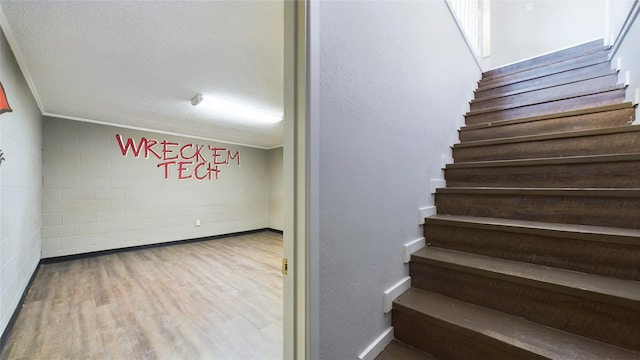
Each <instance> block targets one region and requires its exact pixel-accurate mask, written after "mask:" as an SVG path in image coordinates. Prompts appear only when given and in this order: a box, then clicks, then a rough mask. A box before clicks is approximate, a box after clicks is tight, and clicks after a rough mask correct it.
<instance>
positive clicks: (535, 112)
mask: <svg viewBox="0 0 640 360" xmlns="http://www.w3.org/2000/svg"><path fill="white" fill-rule="evenodd" d="M624 97H625V91H624V89H618V90H612V91H607V92H603V93H597V94H591V95H586V96H580V97H575V98H570V99H565V100H558V101H553V102H548V103H542V104H534V105H529V106H522V107H517V108H512V109H505V110H499V111H492V112H486V113H480V114H467V115H466V116H465V123H466V124H467V125H477V124H486V123H492V122H496V121H503V120H515V119H522V118H527V117H531V116H539V115H547V114H553V113H557V112H563V111H572V110H577V109H583V108H585V107H596V106H605V105H612V104H618V103H621V102H623V101H624Z"/></svg>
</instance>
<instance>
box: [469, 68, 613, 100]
mask: <svg viewBox="0 0 640 360" xmlns="http://www.w3.org/2000/svg"><path fill="white" fill-rule="evenodd" d="M616 73H617V71H615V70H610V71H609V72H607V73H604V74H598V75H594V76H591V77H584V78H581V79H579V80H570V81H561V82H558V83H554V84H543V85H538V86H530V87H527V88H522V89H518V90H512V91H508V92H504V93H500V94H494V95H487V96H481V97H476V98H474V99H473V100H471V101H470V103H471V104H474V103H480V102H483V101H488V100H494V99H499V98H504V97H509V96H513V95H519V94H525V93H530V92H534V91H540V90H548V89H553V88H558V87H561V86H568V85H577V86H580V83H581V82H584V81H588V80H593V79H597V78H602V77H606V76H610V75H614V74H616Z"/></svg>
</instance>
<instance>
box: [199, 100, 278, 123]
mask: <svg viewBox="0 0 640 360" xmlns="http://www.w3.org/2000/svg"><path fill="white" fill-rule="evenodd" d="M191 105H193V106H198V105H200V106H201V107H203V108H207V109H209V110H211V111H214V112H221V113H226V114H230V115H234V116H238V117H241V118H245V119H251V120H257V121H261V122H264V123H270V124H275V123H277V122H280V121H282V115H277V114H273V113H267V112H264V111H262V110H258V109H256V108H254V107H251V106H247V105H243V104H240V103H236V102H233V101H229V100H225V99H221V98H217V97H212V96H204V95H202V94H197V95H196V96H194V97H193V98H192V99H191Z"/></svg>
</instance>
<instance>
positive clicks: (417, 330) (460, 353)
mask: <svg viewBox="0 0 640 360" xmlns="http://www.w3.org/2000/svg"><path fill="white" fill-rule="evenodd" d="M391 322H392V325H393V332H394V336H395V338H396V339H398V340H400V341H402V342H404V343H407V344H409V345H411V346H413V347H415V348H417V349H420V350H422V351H424V352H427V353H429V354H431V355H433V356H434V357H436V358H438V359H466V360H495V359H523V360H529V359H530V360H541V359H546V358H544V357H541V356H538V355H535V354H532V353H527V352H524V351H518V349H516V348H514V347H512V346H510V345H508V344H504V343H497V342H496V341H494V340H492V339H488V338H487V337H485V336H483V335H482V334H478V333H473V332H469V331H467V330H465V329H461V328H459V327H457V326H455V325H451V324H448V323H445V322H443V321H441V320H438V319H434V318H429V317H424V316H423V317H417V316H416V314H415V313H413V312H412V311H408V310H406V309H404V308H403V307H399V306H397V305H395V304H394V308H393V316H392V317H391Z"/></svg>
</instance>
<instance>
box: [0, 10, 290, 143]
mask: <svg viewBox="0 0 640 360" xmlns="http://www.w3.org/2000/svg"><path fill="white" fill-rule="evenodd" d="M0 10H1V11H2V13H0V25H1V26H2V29H3V30H4V32H5V35H6V36H7V40H8V41H9V44H10V46H11V48H12V49H13V51H14V54H15V55H16V58H17V60H18V63H19V64H20V66H21V68H22V70H23V72H24V74H25V76H26V77H27V81H28V82H29V83H30V86H31V88H32V91H34V95H35V96H36V100H37V101H38V104H39V106H40V109H41V110H42V112H43V113H44V114H48V115H54V116H62V117H67V118H72V119H78V120H87V121H93V122H100V123H110V124H116V125H124V126H128V127H134V128H135V127H137V128H144V129H150V130H156V131H162V132H170V133H177V134H183V135H189V136H197V137H201V138H206V139H212V140H222V141H226V142H232V143H239V144H246V145H251V146H256V147H263V148H271V147H276V146H279V145H281V144H282V122H280V123H278V124H275V125H274V124H271V125H256V124H255V123H247V122H243V121H240V122H239V121H238V119H234V118H233V117H229V116H220V115H219V114H212V113H209V114H207V113H205V112H204V111H202V109H200V108H197V107H193V106H191V104H190V103H189V100H190V99H191V98H192V97H193V96H194V95H195V94H197V93H205V94H215V95H221V96H224V97H227V98H230V99H236V100H239V101H244V102H249V103H252V104H253V105H254V106H256V107H257V108H260V109H263V110H265V111H272V112H276V113H280V114H282V112H283V3H282V1H275V0H274V1H238V0H236V1H231V0H229V1H100V2H96V1H6V0H0Z"/></svg>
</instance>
